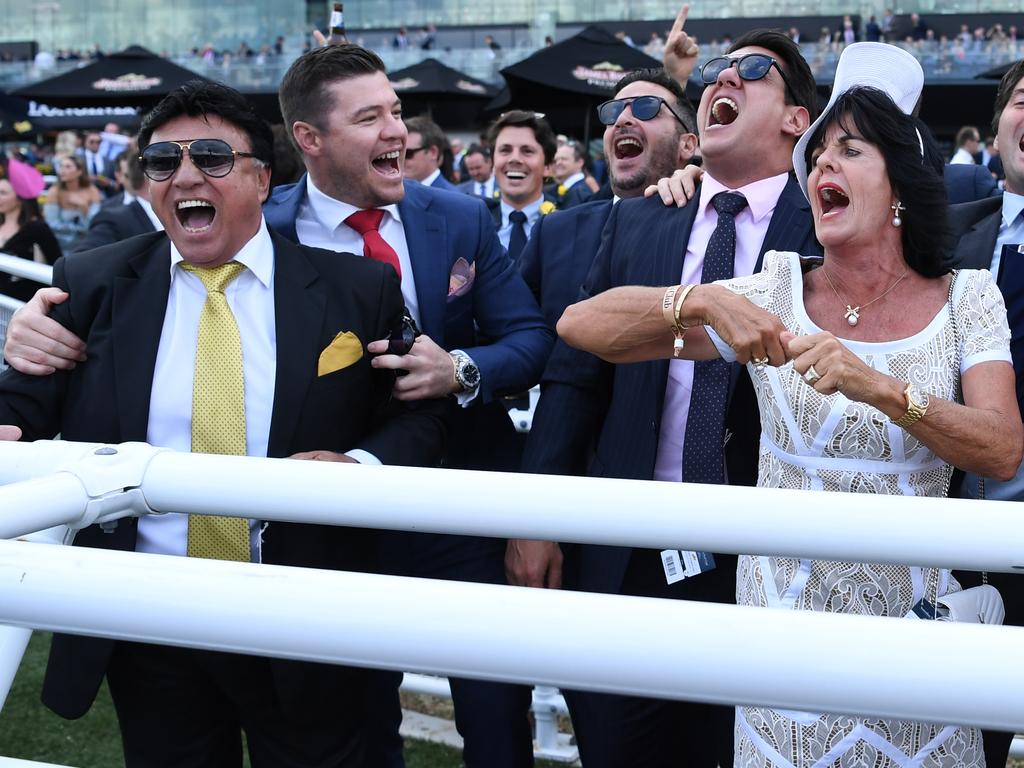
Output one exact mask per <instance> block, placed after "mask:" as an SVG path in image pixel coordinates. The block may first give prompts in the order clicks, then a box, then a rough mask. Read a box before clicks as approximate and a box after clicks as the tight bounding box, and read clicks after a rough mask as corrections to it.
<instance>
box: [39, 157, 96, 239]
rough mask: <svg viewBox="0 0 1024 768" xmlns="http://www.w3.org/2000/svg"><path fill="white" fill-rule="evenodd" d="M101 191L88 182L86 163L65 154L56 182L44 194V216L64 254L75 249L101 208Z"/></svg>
mask: <svg viewBox="0 0 1024 768" xmlns="http://www.w3.org/2000/svg"><path fill="white" fill-rule="evenodd" d="M101 200H102V197H101V195H100V191H99V190H98V189H97V188H96V186H95V185H94V184H93V183H92V181H91V180H90V179H89V174H88V172H87V171H86V170H85V163H84V162H83V160H82V158H81V157H78V156H77V155H66V156H65V157H62V158H61V159H60V162H59V164H58V166H57V183H56V184H54V185H53V186H52V187H50V190H49V192H47V193H46V204H45V205H44V207H43V214H44V216H45V218H46V223H47V224H49V225H50V229H52V230H53V234H54V235H56V236H57V242H59V243H60V247H61V249H62V250H63V251H65V252H69V251H72V250H74V247H75V245H76V244H77V242H78V241H79V240H80V239H81V238H82V237H83V236H84V234H85V231H86V230H87V229H88V228H89V221H90V220H91V219H92V217H93V216H95V215H96V213H97V212H98V211H99V209H100V202H101Z"/></svg>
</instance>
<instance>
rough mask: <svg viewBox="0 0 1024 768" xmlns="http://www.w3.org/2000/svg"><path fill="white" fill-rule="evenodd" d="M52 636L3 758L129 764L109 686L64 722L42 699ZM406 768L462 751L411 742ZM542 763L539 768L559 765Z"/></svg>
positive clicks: (24, 689)
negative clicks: (79, 715) (75, 716)
mask: <svg viewBox="0 0 1024 768" xmlns="http://www.w3.org/2000/svg"><path fill="white" fill-rule="evenodd" d="M49 645H50V636H49V635H48V634H46V633H43V632H35V633H33V635H32V640H31V642H30V643H29V646H28V651H27V653H26V654H25V659H24V661H22V664H21V668H20V669H19V670H18V676H17V678H15V680H14V685H13V687H12V688H11V693H10V695H9V696H8V697H7V702H6V704H4V708H3V711H2V712H0V757H17V758H21V759H23V760H37V761H40V762H45V763H56V764H57V765H72V766H75V767H76V768H119V767H120V766H123V765H124V758H123V756H122V754H121V740H120V737H119V736H118V730H117V718H116V717H115V715H114V706H113V704H112V703H111V701H110V693H109V692H108V691H107V686H106V683H104V684H103V687H102V688H101V689H100V695H99V698H98V699H97V700H96V703H95V704H93V707H92V709H91V710H89V713H88V714H87V715H86V716H85V717H83V718H82V719H81V720H64V719H62V718H60V717H57V716H56V715H55V714H53V713H52V712H50V710H48V709H46V707H44V706H43V705H42V703H41V702H40V701H39V691H40V690H41V689H42V683H43V670H44V669H45V668H46V654H47V652H48V649H49ZM405 744H406V748H405V762H406V768H459V766H461V765H462V759H461V757H460V755H459V751H458V750H455V749H451V748H450V747H445V746H442V745H439V744H431V743H429V742H424V741H412V740H410V739H406V742H405ZM557 765H558V764H557V763H546V762H538V764H537V766H538V768H543V767H544V766H551V767H552V768H554V766H557Z"/></svg>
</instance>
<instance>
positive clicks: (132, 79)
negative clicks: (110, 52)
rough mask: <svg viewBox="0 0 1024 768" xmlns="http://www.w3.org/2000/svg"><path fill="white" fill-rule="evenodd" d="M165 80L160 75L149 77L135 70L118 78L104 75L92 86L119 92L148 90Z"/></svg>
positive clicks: (99, 89)
mask: <svg viewBox="0 0 1024 768" xmlns="http://www.w3.org/2000/svg"><path fill="white" fill-rule="evenodd" d="M162 82H163V80H162V79H161V78H159V77H147V76H146V75H139V74H136V73H134V72H129V73H127V74H124V75H121V76H119V77H117V78H110V77H104V78H100V79H99V80H96V81H94V82H93V84H92V87H93V89H95V90H97V91H117V92H119V93H124V92H129V91H148V90H150V89H152V88H156V87H157V86H159V85H160V83H162Z"/></svg>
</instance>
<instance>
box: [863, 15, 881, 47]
mask: <svg viewBox="0 0 1024 768" xmlns="http://www.w3.org/2000/svg"><path fill="white" fill-rule="evenodd" d="M881 39H882V27H881V26H880V25H879V23H878V22H877V21H876V20H875V17H874V16H871V17H869V18H868V23H867V24H865V25H864V40H865V41H866V42H869V43H877V42H880V41H881Z"/></svg>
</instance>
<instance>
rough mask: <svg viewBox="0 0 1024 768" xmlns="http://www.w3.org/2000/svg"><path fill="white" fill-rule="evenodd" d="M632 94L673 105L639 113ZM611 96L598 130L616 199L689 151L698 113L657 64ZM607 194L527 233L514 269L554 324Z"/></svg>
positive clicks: (575, 285) (593, 250)
mask: <svg viewBox="0 0 1024 768" xmlns="http://www.w3.org/2000/svg"><path fill="white" fill-rule="evenodd" d="M638 97H644V98H649V97H653V98H656V99H664V100H665V101H666V103H667V104H668V105H669V107H670V108H671V110H672V111H669V110H668V109H660V110H659V111H658V112H657V113H656V114H655V115H654V116H653V117H651V118H649V119H645V120H639V119H637V118H636V117H635V116H634V115H633V112H632V110H631V109H629V107H628V104H629V103H631V101H632V100H634V99H636V98H638ZM613 101H621V102H622V104H623V109H622V110H621V112H619V113H618V115H617V116H616V117H615V119H614V120H612V122H611V123H610V124H609V125H607V126H606V127H605V131H604V154H605V157H607V158H608V166H609V172H610V176H611V179H610V181H611V188H612V192H613V194H614V195H615V199H623V198H629V197H640V196H641V195H643V193H644V190H645V189H646V188H647V187H648V186H650V185H652V184H655V183H657V181H658V179H661V178H664V177H667V176H670V175H671V174H672V172H673V171H675V170H676V169H677V168H682V167H683V166H685V165H686V164H687V163H688V162H689V160H690V158H691V157H693V154H694V152H695V151H696V149H697V135H696V134H697V115H696V114H695V113H694V111H693V107H692V106H690V102H689V100H688V99H687V98H686V94H685V93H684V91H683V89H682V87H681V86H680V85H679V83H678V82H676V80H674V79H673V78H672V77H670V76H669V75H668V74H667V73H666V72H665V70H663V69H641V70H636V71H634V72H630V73H629V74H628V75H626V76H625V77H623V78H622V79H621V80H620V81H619V83H618V85H617V86H616V89H615V98H614V99H613ZM606 114H608V115H609V117H610V115H611V113H610V112H606ZM559 151H561V150H559ZM613 202H614V201H613V200H597V201H594V202H585V203H582V204H580V205H576V206H574V207H573V208H571V209H569V210H566V211H560V212H557V213H553V214H551V215H550V216H542V217H541V218H539V219H538V220H537V223H536V224H535V225H534V227H533V230H532V232H531V233H530V239H529V240H528V241H527V243H526V247H525V248H524V249H523V252H522V254H521V255H520V257H519V269H520V272H522V275H523V278H524V279H525V280H526V284H527V285H529V286H530V290H532V291H533V295H534V296H535V297H536V298H537V301H539V302H540V306H541V309H542V310H543V311H544V319H545V320H547V321H548V324H549V325H550V326H551V327H552V328H554V326H555V323H557V322H558V318H559V317H561V316H562V312H564V311H565V308H566V307H567V306H568V305H569V304H572V303H573V302H575V301H576V300H577V299H578V298H579V292H580V286H581V285H583V280H584V278H585V277H586V276H587V272H589V271H590V265H591V264H592V263H593V261H594V256H595V255H596V254H597V249H598V246H599V245H600V244H601V230H602V229H603V228H604V224H605V222H606V221H607V220H608V216H609V215H610V214H611V212H612V205H613Z"/></svg>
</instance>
